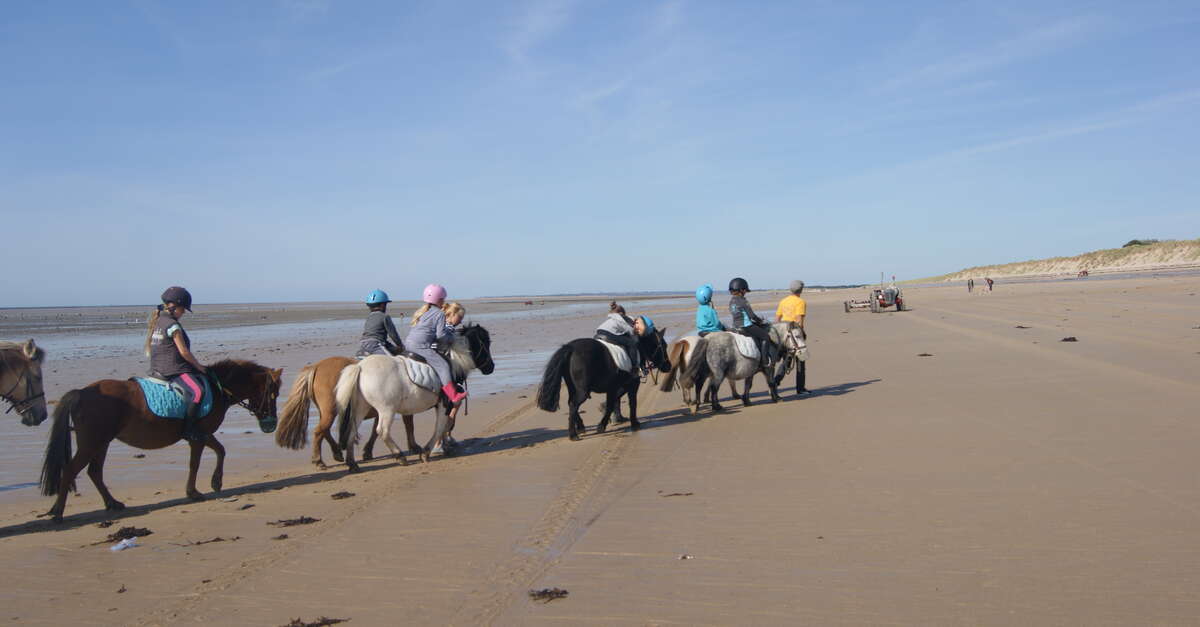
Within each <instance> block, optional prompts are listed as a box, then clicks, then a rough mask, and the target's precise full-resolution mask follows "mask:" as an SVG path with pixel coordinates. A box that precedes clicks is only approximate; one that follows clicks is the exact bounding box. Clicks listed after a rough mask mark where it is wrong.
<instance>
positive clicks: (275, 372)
mask: <svg viewBox="0 0 1200 627" xmlns="http://www.w3.org/2000/svg"><path fill="white" fill-rule="evenodd" d="M282 376H283V368H272V369H271V378H272V379H275V380H276V381H278V380H279V377H282Z"/></svg>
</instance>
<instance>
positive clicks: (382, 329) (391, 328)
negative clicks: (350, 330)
mask: <svg viewBox="0 0 1200 627" xmlns="http://www.w3.org/2000/svg"><path fill="white" fill-rule="evenodd" d="M362 339H364V340H367V339H372V340H378V341H379V343H380V344H385V345H386V344H388V343H391V345H392V346H396V347H403V346H404V343H403V342H401V341H400V334H399V333H397V332H396V325H395V323H393V322H392V317H391V316H389V315H387V314H386V313H384V312H382V311H372V312H371V313H369V314H367V321H366V323H365V324H363V334H362Z"/></svg>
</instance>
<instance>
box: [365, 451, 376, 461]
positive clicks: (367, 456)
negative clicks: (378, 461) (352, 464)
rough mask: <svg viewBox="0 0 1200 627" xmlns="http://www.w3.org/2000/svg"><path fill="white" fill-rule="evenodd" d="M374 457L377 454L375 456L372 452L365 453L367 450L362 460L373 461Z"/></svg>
mask: <svg viewBox="0 0 1200 627" xmlns="http://www.w3.org/2000/svg"><path fill="white" fill-rule="evenodd" d="M372 459H375V456H374V455H372V454H370V453H365V452H364V453H363V456H362V460H363V461H364V462H369V461H371V460H372Z"/></svg>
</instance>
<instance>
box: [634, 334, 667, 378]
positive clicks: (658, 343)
mask: <svg viewBox="0 0 1200 627" xmlns="http://www.w3.org/2000/svg"><path fill="white" fill-rule="evenodd" d="M651 333H653V334H654V338H655V341H654V352H653V353H651V354H650V361H652V362H654V367H653V368H651V369H650V370H648V371H644V373H643V374H642V381H643V382H645V381H646V376H647V375H648V374H649V373H650V372H655V373H657V372H658V357H659V355H662V357H663V359H666V357H667V341H666V339H664V338H663V337H662V336H661V335H659V334H658V332H657V331H651ZM639 343H640V342H639Z"/></svg>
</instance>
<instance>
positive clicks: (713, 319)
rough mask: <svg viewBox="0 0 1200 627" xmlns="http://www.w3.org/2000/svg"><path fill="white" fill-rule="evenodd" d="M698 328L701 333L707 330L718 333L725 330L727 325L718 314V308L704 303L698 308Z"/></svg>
mask: <svg viewBox="0 0 1200 627" xmlns="http://www.w3.org/2000/svg"><path fill="white" fill-rule="evenodd" d="M696 330H697V331H699V332H700V333H704V332H705V331H707V332H709V333H716V332H717V331H724V330H725V325H723V324H721V319H720V318H719V317H718V316H717V310H716V309H713V306H712V305H710V304H708V303H704V304H703V305H700V306H699V307H697V308H696Z"/></svg>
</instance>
